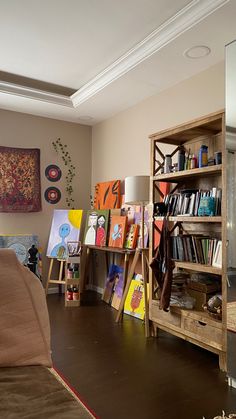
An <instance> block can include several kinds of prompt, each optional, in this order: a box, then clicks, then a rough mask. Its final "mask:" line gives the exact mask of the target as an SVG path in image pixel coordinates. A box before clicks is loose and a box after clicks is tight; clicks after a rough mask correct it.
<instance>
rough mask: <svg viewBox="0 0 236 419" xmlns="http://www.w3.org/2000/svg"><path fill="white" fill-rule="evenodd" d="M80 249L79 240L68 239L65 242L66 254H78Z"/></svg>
mask: <svg viewBox="0 0 236 419" xmlns="http://www.w3.org/2000/svg"><path fill="white" fill-rule="evenodd" d="M80 251H81V242H80V241H68V242H67V254H68V256H69V257H70V256H78V255H80Z"/></svg>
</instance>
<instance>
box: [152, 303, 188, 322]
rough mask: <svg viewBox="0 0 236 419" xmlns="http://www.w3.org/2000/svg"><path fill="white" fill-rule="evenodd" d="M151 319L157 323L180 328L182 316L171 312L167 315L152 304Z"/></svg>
mask: <svg viewBox="0 0 236 419" xmlns="http://www.w3.org/2000/svg"><path fill="white" fill-rule="evenodd" d="M150 317H151V319H152V320H153V321H154V322H156V323H162V324H166V323H167V324H169V325H173V326H177V327H180V325H181V314H180V313H174V312H172V311H171V310H170V311H169V312H168V313H167V312H165V311H163V310H160V309H159V307H158V305H157V304H152V305H151V307H150Z"/></svg>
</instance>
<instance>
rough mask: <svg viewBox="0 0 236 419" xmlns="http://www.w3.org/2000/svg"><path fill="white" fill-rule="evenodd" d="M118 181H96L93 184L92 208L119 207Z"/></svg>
mask: <svg viewBox="0 0 236 419" xmlns="http://www.w3.org/2000/svg"><path fill="white" fill-rule="evenodd" d="M120 183H121V181H120V180H112V181H110V182H102V183H97V184H96V186H95V195H94V209H113V208H120V206H121V193H120Z"/></svg>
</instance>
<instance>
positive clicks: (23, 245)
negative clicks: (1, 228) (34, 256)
mask: <svg viewBox="0 0 236 419" xmlns="http://www.w3.org/2000/svg"><path fill="white" fill-rule="evenodd" d="M33 244H34V245H35V247H36V248H38V246H39V241H38V236H36V235H35V234H19V235H18V234H16V235H6V236H4V235H2V236H0V248H5V249H12V250H14V252H15V253H16V256H17V259H18V260H19V262H21V263H22V264H23V265H27V262H28V258H29V254H28V250H29V249H30V247H31V246H32V245H33Z"/></svg>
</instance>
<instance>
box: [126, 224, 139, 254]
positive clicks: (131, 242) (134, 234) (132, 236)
mask: <svg viewBox="0 0 236 419" xmlns="http://www.w3.org/2000/svg"><path fill="white" fill-rule="evenodd" d="M138 233H139V225H138V224H130V225H128V228H127V233H126V237H125V246H124V247H125V248H126V249H135V247H136V244H137V239H138Z"/></svg>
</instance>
